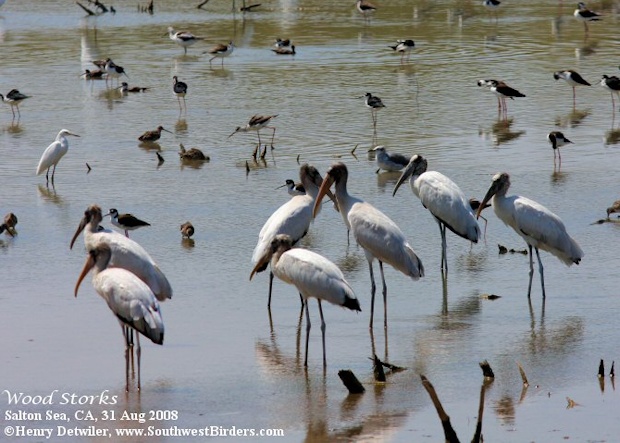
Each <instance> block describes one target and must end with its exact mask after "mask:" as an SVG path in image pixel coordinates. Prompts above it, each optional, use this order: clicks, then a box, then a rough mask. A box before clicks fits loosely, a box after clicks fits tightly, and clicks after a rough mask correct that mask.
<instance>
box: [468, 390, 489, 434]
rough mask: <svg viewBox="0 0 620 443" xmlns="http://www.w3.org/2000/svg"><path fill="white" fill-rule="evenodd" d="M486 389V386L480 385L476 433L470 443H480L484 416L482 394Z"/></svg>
mask: <svg viewBox="0 0 620 443" xmlns="http://www.w3.org/2000/svg"><path fill="white" fill-rule="evenodd" d="M486 389H487V384H486V383H482V386H480V402H479V403H478V422H477V423H476V432H474V438H472V439H471V443H482V442H483V441H484V440H483V438H482V415H483V414H484V394H485V392H486Z"/></svg>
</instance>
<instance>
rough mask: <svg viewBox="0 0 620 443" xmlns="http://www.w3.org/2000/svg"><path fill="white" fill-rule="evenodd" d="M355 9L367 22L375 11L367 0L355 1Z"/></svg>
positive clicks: (375, 8)
mask: <svg viewBox="0 0 620 443" xmlns="http://www.w3.org/2000/svg"><path fill="white" fill-rule="evenodd" d="M355 7H356V8H357V10H358V11H359V12H360V14H362V15H363V16H364V19H365V20H366V21H368V20H369V18H370V15H371V14H373V13H374V12H375V11H376V10H377V7H376V6H375V5H373V4H372V3H370V2H369V1H367V0H357V1H356V2H355Z"/></svg>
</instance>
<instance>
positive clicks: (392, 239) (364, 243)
mask: <svg viewBox="0 0 620 443" xmlns="http://www.w3.org/2000/svg"><path fill="white" fill-rule="evenodd" d="M348 176H349V172H348V170H347V167H346V165H345V164H344V163H334V164H333V165H332V166H331V167H330V168H329V169H328V171H327V175H326V176H325V178H324V179H323V183H322V184H321V188H320V189H319V195H318V196H317V198H316V202H315V203H314V212H313V215H314V216H315V217H316V215H317V214H318V212H319V208H320V204H321V200H322V199H323V197H324V196H325V194H326V193H327V191H328V190H329V188H330V187H331V185H332V184H334V183H335V184H336V192H335V196H336V202H337V203H338V208H339V210H340V214H341V215H342V219H343V220H344V223H345V225H346V226H347V229H349V230H350V231H352V232H353V236H354V237H355V240H356V241H357V243H358V244H359V245H360V246H361V247H362V248H363V249H364V254H365V255H366V260H368V268H369V270H370V281H371V306H370V325H369V327H370V328H372V325H373V318H374V309H375V308H374V304H375V292H376V284H375V277H374V273H373V269H372V262H373V260H374V259H375V258H376V259H377V260H378V261H379V270H380V271H381V281H382V283H383V311H384V324H383V325H384V328H386V329H387V286H386V284H385V276H384V275H383V263H384V262H385V263H387V264H389V265H392V266H393V267H394V268H395V269H397V270H399V271H400V272H402V273H403V274H405V275H407V276H409V277H411V278H412V279H413V280H418V279H419V278H420V277H422V276H424V266H423V265H422V261H421V260H420V259H419V258H418V256H417V255H416V253H415V251H414V250H413V248H412V247H411V246H410V245H409V242H407V239H406V238H405V235H404V234H403V233H402V231H401V230H400V228H399V227H398V226H397V225H396V223H394V222H393V221H392V220H391V219H390V218H389V217H388V216H387V215H385V214H384V213H383V212H381V211H379V210H378V209H376V208H375V207H374V206H372V205H371V204H369V203H366V202H365V201H363V200H361V199H359V198H356V197H353V196H351V195H349V193H348V192H347V179H348Z"/></svg>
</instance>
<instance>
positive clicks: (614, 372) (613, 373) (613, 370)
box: [609, 361, 616, 378]
mask: <svg viewBox="0 0 620 443" xmlns="http://www.w3.org/2000/svg"><path fill="white" fill-rule="evenodd" d="M615 364H616V362H615V361H612V362H611V370H610V371H609V376H610V377H611V378H614V377H615V376H616V370H615V369H614V366H615Z"/></svg>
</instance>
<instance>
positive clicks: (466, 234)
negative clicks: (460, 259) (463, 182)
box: [392, 155, 480, 272]
mask: <svg viewBox="0 0 620 443" xmlns="http://www.w3.org/2000/svg"><path fill="white" fill-rule="evenodd" d="M426 168H427V161H426V159H425V158H424V157H422V156H421V155H414V156H412V157H411V160H410V161H409V164H408V165H407V167H406V168H405V169H404V170H403V173H402V174H401V176H400V178H399V179H398V181H397V182H396V186H394V191H393V192H392V196H394V195H396V191H398V188H399V187H400V185H402V184H403V183H404V182H405V180H407V179H408V178H410V179H409V183H410V184H411V190H412V191H413V193H414V194H415V196H416V197H418V198H419V199H420V201H421V202H422V205H423V206H424V207H425V208H426V209H428V210H429V211H430V213H431V214H432V215H433V217H435V220H436V221H437V224H439V232H440V233H441V269H442V271H443V270H445V271H446V272H448V258H447V255H446V254H447V251H446V250H447V243H446V228H448V229H449V230H451V231H452V232H454V233H455V234H456V235H458V236H459V237H463V238H465V239H467V240H469V241H471V242H474V243H478V239H479V238H480V227H479V226H478V222H477V221H476V218H475V217H474V214H473V213H472V210H471V207H470V205H469V201H468V200H467V199H466V198H465V194H463V192H462V191H461V189H460V188H459V187H458V186H457V185H456V183H454V182H453V181H452V180H450V179H449V178H448V177H446V176H445V175H443V174H441V173H440V172H437V171H427V170H426Z"/></svg>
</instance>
